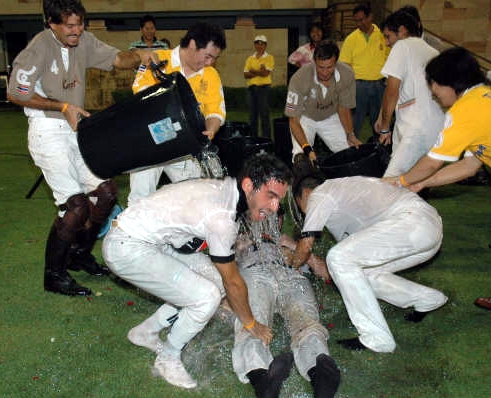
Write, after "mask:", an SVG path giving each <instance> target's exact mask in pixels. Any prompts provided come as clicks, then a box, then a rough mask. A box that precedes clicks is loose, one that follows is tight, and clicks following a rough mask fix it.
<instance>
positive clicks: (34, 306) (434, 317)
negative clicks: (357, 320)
mask: <svg viewBox="0 0 491 398" xmlns="http://www.w3.org/2000/svg"><path fill="white" fill-rule="evenodd" d="M229 118H230V119H229V120H238V121H240V120H247V119H246V117H245V115H244V114H239V113H231V114H230V115H229ZM26 131H27V121H26V118H25V117H24V115H23V114H22V113H21V112H19V111H11V110H0V201H1V213H0V245H1V246H0V247H1V249H0V250H1V251H0V253H1V256H0V292H1V293H0V294H1V298H2V307H3V308H2V311H1V312H0V377H1V382H0V397H2V398H3V397H8V398H24V397H29V398H30V397H42V398H49V397H67V398H68V397H69V398H79V397H94V398H104V397H107V398H116V397H117V398H123V397H128V398H137V397H142V398H143V397H144V398H153V397H155V398H157V397H159V398H163V397H184V398H186V397H227V398H228V397H254V394H253V391H252V388H251V387H250V386H249V385H243V384H241V383H240V382H239V381H238V380H237V377H236V376H235V373H234V372H233V370H232V364H231V349H232V345H233V332H232V320H231V317H230V316H229V315H227V314H225V313H221V312H220V313H217V315H216V316H215V317H214V318H213V319H212V320H211V322H210V323H209V324H208V325H207V326H206V328H205V329H204V330H203V332H202V333H200V334H199V335H198V336H197V337H196V338H195V339H194V340H193V341H192V342H191V343H190V344H189V345H188V347H187V348H186V349H185V351H184V353H183V360H184V362H185V365H186V367H187V368H188V369H189V371H190V372H191V374H192V375H193V376H195V377H196V378H197V380H198V383H199V387H198V388H197V389H196V390H192V391H184V390H181V389H178V388H175V387H172V386H170V385H168V384H167V383H166V382H165V381H163V380H161V379H156V378H154V377H152V376H151V373H150V368H151V365H152V364H153V360H154V355H153V354H152V353H151V352H149V351H147V350H145V349H143V348H139V347H135V346H133V345H131V344H130V343H129V342H128V341H127V340H126V333H127V332H128V330H129V329H130V328H131V327H133V326H134V325H136V324H138V323H139V322H141V321H142V320H143V319H145V318H146V317H147V316H149V315H150V314H151V313H152V312H154V311H155V310H156V309H157V307H158V305H159V300H158V299H156V298H154V297H151V296H149V295H147V294H145V293H144V292H141V291H139V290H137V289H135V288H133V287H132V286H129V285H128V284H126V283H123V282H122V281H120V280H118V279H117V278H116V277H114V276H110V277H103V278H96V277H92V276H90V275H87V274H85V273H83V272H77V273H75V272H74V273H73V275H74V276H75V278H76V279H77V281H78V282H80V283H81V284H83V285H85V286H89V287H90V288H91V289H92V291H93V292H94V295H93V296H92V297H91V298H90V299H87V298H81V297H66V296H61V295H56V294H52V293H45V292H44V291H43V267H44V246H45V239H46V236H47V233H48V229H49V227H50V225H51V223H52V221H53V219H54V217H55V212H56V209H55V207H54V205H53V201H52V197H51V192H50V190H49V189H48V188H47V186H46V184H45V183H44V182H43V183H42V184H41V185H40V186H39V188H38V189H37V191H36V192H35V193H34V195H33V196H32V198H31V199H26V198H25V196H26V194H27V192H28V191H29V189H30V188H31V187H32V185H33V184H34V182H35V181H36V179H37V178H38V176H39V174H40V172H39V170H38V169H37V168H36V167H35V166H34V165H33V163H32V160H31V159H30V157H29V156H28V151H27V142H26V141H27V140H26V135H27V134H26ZM116 180H117V183H118V186H119V188H120V192H121V195H120V202H121V204H123V205H125V204H126V195H127V193H128V177H127V176H120V177H117V179H116ZM490 192H491V191H490V187H488V186H464V185H458V184H455V185H452V186H448V187H441V188H435V189H432V190H431V191H430V197H429V202H430V203H431V204H432V205H434V206H435V207H436V208H437V209H438V211H439V212H440V214H441V216H442V218H443V221H444V242H443V246H442V249H441V251H440V253H439V254H438V255H437V256H436V257H435V258H434V259H432V260H431V261H429V262H428V263H427V264H424V265H422V266H419V267H417V268H414V269H411V270H408V271H405V272H403V273H401V274H402V275H404V276H405V277H407V278H409V279H411V280H414V281H416V282H419V283H423V284H425V285H428V286H432V287H435V288H437V289H440V290H441V291H443V292H444V293H445V294H446V295H447V296H448V297H449V301H448V303H447V304H446V305H445V306H444V307H443V308H441V309H439V310H437V311H436V312H434V313H432V314H430V315H429V316H427V317H426V318H425V319H424V320H423V321H422V322H421V323H419V324H413V323H408V322H407V321H405V320H404V318H403V316H404V314H405V313H406V312H407V311H408V310H402V309H398V308H395V307H393V306H391V305H388V304H386V303H381V307H382V309H383V311H384V314H385V316H386V318H387V321H388V324H389V326H390V327H391V330H392V332H393V334H394V337H395V339H396V341H397V349H396V351H395V352H394V353H393V354H377V353H374V352H371V351H369V350H365V351H362V352H352V351H347V350H345V349H343V348H341V347H340V346H339V345H338V344H337V343H336V340H337V339H340V338H348V337H353V336H355V335H356V331H355V329H354V328H353V326H352V325H351V323H350V321H349V318H348V316H347V313H346V310H345V308H344V305H343V303H342V300H341V298H340V295H339V293H338V292H337V290H336V288H335V287H334V286H332V285H326V284H324V283H321V282H320V281H319V280H317V279H315V278H312V282H313V285H314V288H315V291H316V294H317V297H318V301H319V308H320V315H321V321H322V323H323V324H324V325H325V326H326V327H328V328H329V329H330V334H331V338H330V341H329V348H330V351H331V355H332V356H333V357H334V359H335V360H336V361H337V363H338V365H339V367H340V368H341V375H342V383H341V386H340V389H339V392H338V395H337V396H338V397H345V398H347V397H350V398H369V397H377V398H404V397H408V398H409V397H411V398H420V397H421V398H453V397H456V398H457V397H459V398H460V397H469V398H488V397H490V396H491V383H490V380H491V364H490V360H491V345H490V344H489V341H490V339H491V311H489V310H484V309H480V308H478V307H476V306H475V305H474V304H473V301H474V300H475V298H476V297H478V296H482V295H487V296H490V295H491V286H490V269H489V267H490V265H491V249H490V248H489V247H488V244H489V243H490V242H491V228H490V227H489V225H490V222H489V221H490V219H491V206H490V201H489V194H490ZM287 229H289V230H291V229H292V223H291V221H290V222H289V223H287ZM332 244H333V242H332V240H331V239H330V237H329V236H327V234H326V236H325V237H324V239H323V240H322V242H320V243H319V244H318V245H317V246H316V248H315V250H316V252H318V253H319V254H325V252H326V250H327V249H328V248H329V247H330V246H331V245H332ZM94 254H95V255H96V256H97V257H98V258H99V259H100V258H101V252H100V242H99V243H98V244H97V246H96V248H95V250H94ZM274 331H275V340H274V342H273V344H272V351H273V353H279V352H283V351H285V350H287V349H288V344H289V337H288V335H287V333H286V332H285V329H284V328H283V324H282V321H281V320H280V319H276V321H275V328H274ZM164 335H165V332H164ZM281 397H284V398H286V397H297V398H306V397H312V392H311V388H310V385H309V384H308V383H307V382H306V381H304V380H303V379H302V378H301V377H300V376H299V374H298V372H297V371H296V370H293V371H292V372H291V375H290V377H289V379H288V380H287V382H286V383H285V385H284V388H283V391H282V394H281Z"/></svg>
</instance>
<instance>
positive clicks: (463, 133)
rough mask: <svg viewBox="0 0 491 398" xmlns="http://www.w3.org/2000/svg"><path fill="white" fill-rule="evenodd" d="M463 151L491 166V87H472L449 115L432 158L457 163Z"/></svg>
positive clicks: (454, 105) (456, 102) (433, 150)
mask: <svg viewBox="0 0 491 398" xmlns="http://www.w3.org/2000/svg"><path fill="white" fill-rule="evenodd" d="M463 152H470V153H472V154H473V155H474V156H475V157H476V158H477V159H479V160H480V161H481V162H483V163H485V164H486V165H488V166H491V87H489V86H485V85H479V86H476V87H473V88H471V89H469V90H468V91H467V92H466V93H464V95H463V96H462V97H460V98H459V99H458V100H457V101H455V103H454V104H453V105H452V107H451V108H450V109H449V110H448V112H447V114H446V115H445V125H444V127H443V130H442V131H441V132H440V135H439V136H438V139H437V142H436V144H435V146H434V147H433V148H432V149H431V151H430V152H429V153H428V156H429V157H432V158H434V159H439V160H443V161H446V162H454V161H456V160H458V159H459V158H460V156H461V155H462V153H463Z"/></svg>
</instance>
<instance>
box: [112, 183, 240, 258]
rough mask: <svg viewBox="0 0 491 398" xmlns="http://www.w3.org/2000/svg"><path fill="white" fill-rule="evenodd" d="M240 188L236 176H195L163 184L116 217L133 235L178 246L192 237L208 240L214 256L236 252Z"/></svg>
mask: <svg viewBox="0 0 491 398" xmlns="http://www.w3.org/2000/svg"><path fill="white" fill-rule="evenodd" d="M238 200H239V191H238V189H237V183H236V180H235V179H232V178H230V177H227V178H225V179H224V180H212V179H194V180H187V181H183V182H180V183H176V184H168V185H164V186H163V187H162V188H160V189H159V190H158V191H156V192H155V193H153V194H151V195H150V196H148V197H145V198H141V199H138V200H136V201H135V202H134V203H133V204H132V205H131V206H129V207H128V208H127V209H126V210H125V211H124V212H123V213H121V214H120V215H119V216H118V218H117V223H118V227H119V228H121V229H122V230H123V231H125V232H126V233H127V234H129V235H131V236H132V237H134V238H137V239H141V240H143V241H146V242H149V243H152V244H170V245H172V246H174V247H175V248H179V247H181V246H183V245H184V244H186V243H187V242H188V241H190V240H191V239H193V238H200V239H204V240H206V241H207V243H208V247H209V253H210V255H211V256H217V257H227V256H230V255H233V254H234V250H233V245H234V243H235V240H236V238H237V230H238V227H237V223H236V222H235V216H236V206H237V202H238Z"/></svg>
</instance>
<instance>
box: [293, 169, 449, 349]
mask: <svg viewBox="0 0 491 398" xmlns="http://www.w3.org/2000/svg"><path fill="white" fill-rule="evenodd" d="M294 196H295V199H296V201H297V204H298V205H299V207H300V209H301V210H302V211H303V212H304V213H305V222H304V224H303V227H302V238H301V239H300V241H299V243H298V245H297V248H296V251H295V253H294V258H293V265H294V267H297V268H298V267H299V266H301V265H302V264H303V263H304V262H305V259H306V258H307V257H308V255H310V252H311V248H312V244H313V242H314V237H315V236H319V235H320V234H321V233H322V230H323V228H324V226H325V227H326V228H327V229H328V230H329V232H330V233H331V234H332V235H333V237H334V238H335V239H336V241H337V242H338V243H337V244H336V245H335V246H334V247H332V248H331V249H330V250H329V252H328V253H327V258H326V262H327V267H328V270H329V273H330V275H331V277H332V278H333V280H334V282H335V284H336V286H337V287H338V289H339V291H340V293H341V296H342V297H343V301H344V304H345V306H346V310H347V311H348V315H349V317H350V319H351V322H353V324H354V326H355V327H356V329H357V331H358V335H359V336H358V337H357V338H355V339H347V340H341V341H339V342H340V343H341V344H342V345H344V346H345V347H347V348H351V349H362V348H365V347H368V348H370V349H371V350H373V351H377V352H392V351H394V350H395V347H396V343H395V340H394V337H393V336H392V333H391V331H390V329H389V326H388V325H387V322H386V320H385V318H384V316H383V314H382V311H381V309H380V306H379V304H378V301H377V299H381V300H384V301H386V302H388V303H390V304H392V305H395V306H397V307H400V308H408V307H414V312H412V313H409V314H407V315H406V319H407V320H410V321H413V322H418V321H420V320H422V318H423V317H424V316H425V315H426V313H427V312H429V311H432V310H435V309H437V308H439V307H441V306H442V305H443V304H445V302H446V301H447V297H446V296H445V295H444V294H442V293H441V292H439V291H438V290H435V289H432V288H429V287H426V286H423V285H420V284H418V283H414V282H411V281H409V280H407V279H404V278H402V277H400V276H397V275H395V273H396V272H399V271H402V270H405V269H408V268H411V267H414V266H416V265H418V264H421V263H423V262H425V261H427V260H429V259H430V258H432V257H433V256H434V255H435V254H436V252H437V251H438V249H439V248H440V245H441V243H442V238H443V232H442V221H441V218H440V216H439V215H438V213H437V211H436V210H435V209H434V208H433V207H432V206H430V205H429V204H428V203H426V202H425V201H424V200H422V199H421V198H420V197H419V196H418V195H416V194H415V193H413V192H411V191H409V190H408V189H403V188H398V187H394V186H392V185H389V184H387V183H385V182H383V181H382V180H380V179H377V178H369V177H359V176H358V177H347V178H338V179H334V180H327V181H325V182H322V181H320V180H319V179H317V178H314V177H304V178H303V179H300V181H299V182H298V183H297V184H295V187H294Z"/></svg>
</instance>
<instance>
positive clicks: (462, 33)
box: [387, 0, 491, 59]
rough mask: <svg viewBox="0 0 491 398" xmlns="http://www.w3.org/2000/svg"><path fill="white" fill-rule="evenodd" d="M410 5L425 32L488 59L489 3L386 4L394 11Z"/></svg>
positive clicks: (424, 0) (407, 0)
mask: <svg viewBox="0 0 491 398" xmlns="http://www.w3.org/2000/svg"><path fill="white" fill-rule="evenodd" d="M406 4H411V5H414V6H415V7H417V8H418V9H419V12H420V15H421V20H422V21H423V25H424V27H425V28H427V29H429V30H430V31H432V32H434V33H436V34H437V35H439V36H441V37H443V38H445V39H447V40H450V41H452V42H454V43H457V44H459V45H461V46H464V47H466V48H468V49H469V50H471V51H473V52H475V53H477V54H479V55H481V56H484V57H486V58H488V59H491V0H450V1H448V0H388V1H387V8H389V9H391V10H395V9H397V8H399V7H402V6H403V5H406Z"/></svg>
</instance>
